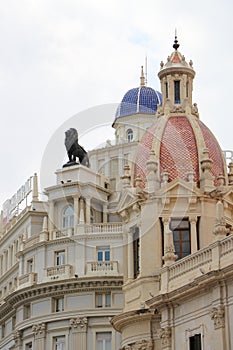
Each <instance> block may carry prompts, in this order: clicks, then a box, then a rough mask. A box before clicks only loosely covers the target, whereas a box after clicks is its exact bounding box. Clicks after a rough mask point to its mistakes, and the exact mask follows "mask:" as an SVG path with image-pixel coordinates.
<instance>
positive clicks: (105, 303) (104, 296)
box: [95, 292, 112, 308]
mask: <svg viewBox="0 0 233 350" xmlns="http://www.w3.org/2000/svg"><path fill="white" fill-rule="evenodd" d="M108 299H109V300H108ZM111 305H112V295H111V292H106V293H96V294H95V307H97V308H109V307H111Z"/></svg>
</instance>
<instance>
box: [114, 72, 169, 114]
mask: <svg viewBox="0 0 233 350" xmlns="http://www.w3.org/2000/svg"><path fill="white" fill-rule="evenodd" d="M140 81H141V83H140V86H139V87H137V88H133V89H130V90H129V91H127V92H126V94H125V95H124V97H123V99H122V101H121V103H120V105H119V106H118V108H117V111H116V115H115V118H119V117H125V116H128V115H132V114H138V113H141V114H155V112H156V111H157V107H158V105H159V104H161V103H162V94H161V93H160V92H158V91H155V90H154V89H152V88H151V87H148V86H146V84H145V76H144V72H143V67H142V69H141V77H140Z"/></svg>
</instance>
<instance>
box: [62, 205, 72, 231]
mask: <svg viewBox="0 0 233 350" xmlns="http://www.w3.org/2000/svg"><path fill="white" fill-rule="evenodd" d="M73 226H74V209H73V207H72V205H69V206H68V207H67V208H66V209H65V210H64V212H63V217H62V227H63V228H67V227H73Z"/></svg>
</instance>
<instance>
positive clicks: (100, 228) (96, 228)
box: [85, 222, 123, 233]
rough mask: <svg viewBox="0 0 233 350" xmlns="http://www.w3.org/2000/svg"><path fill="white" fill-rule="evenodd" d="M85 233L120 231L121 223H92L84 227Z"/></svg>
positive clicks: (121, 230)
mask: <svg viewBox="0 0 233 350" xmlns="http://www.w3.org/2000/svg"><path fill="white" fill-rule="evenodd" d="M85 232H86V233H122V232H123V229H122V224H121V223H115V222H113V223H99V224H92V225H88V226H86V227H85Z"/></svg>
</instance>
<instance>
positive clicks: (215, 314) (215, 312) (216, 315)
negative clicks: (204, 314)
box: [210, 305, 225, 329]
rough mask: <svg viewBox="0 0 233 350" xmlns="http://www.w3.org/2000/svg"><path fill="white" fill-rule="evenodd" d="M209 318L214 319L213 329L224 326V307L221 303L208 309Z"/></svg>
mask: <svg viewBox="0 0 233 350" xmlns="http://www.w3.org/2000/svg"><path fill="white" fill-rule="evenodd" d="M210 318H211V320H213V321H214V329H219V328H223V327H225V309H224V306H223V305H219V306H217V307H213V308H212V310H210Z"/></svg>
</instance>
